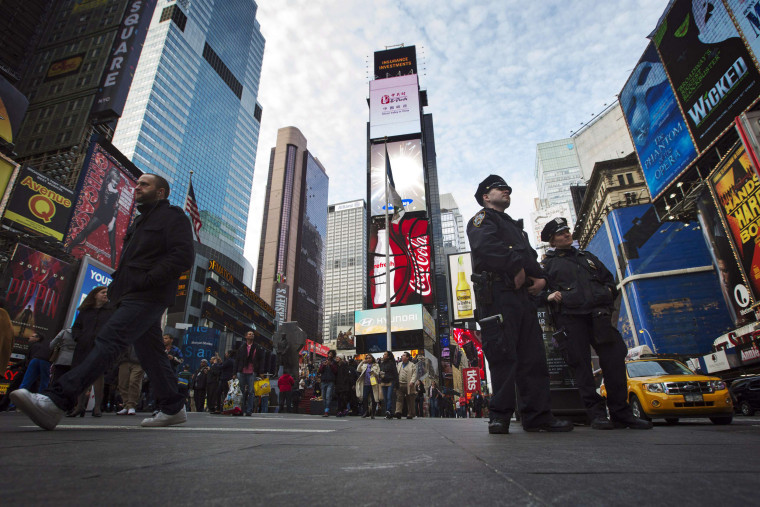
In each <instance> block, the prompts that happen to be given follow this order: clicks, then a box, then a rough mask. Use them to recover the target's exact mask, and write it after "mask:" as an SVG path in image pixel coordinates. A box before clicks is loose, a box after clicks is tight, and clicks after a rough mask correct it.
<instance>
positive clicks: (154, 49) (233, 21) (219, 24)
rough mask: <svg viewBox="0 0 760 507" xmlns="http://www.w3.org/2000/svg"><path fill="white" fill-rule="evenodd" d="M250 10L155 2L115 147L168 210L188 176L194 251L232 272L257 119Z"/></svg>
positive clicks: (201, 2) (259, 50)
mask: <svg viewBox="0 0 760 507" xmlns="http://www.w3.org/2000/svg"><path fill="white" fill-rule="evenodd" d="M256 10H257V5H256V2H255V1H254V0H226V1H224V2H214V1H212V0H193V1H192V2H189V1H187V0H180V1H177V2H174V1H169V0H160V1H159V3H158V6H157V7H156V10H155V13H154V15H153V19H152V21H151V25H150V30H149V31H148V36H147V39H146V41H145V46H144V48H143V52H142V56H141V58H140V61H139V64H138V66H137V69H136V71H135V77H134V81H133V83H132V87H131V89H130V92H129V96H128V98H127V102H126V105H125V108H124V113H123V114H122V117H121V120H120V121H119V124H118V127H117V128H116V132H115V134H114V141H113V142H114V145H116V147H117V148H119V149H120V150H121V151H122V152H123V153H124V154H125V155H126V156H127V157H128V158H130V159H131V160H132V161H133V162H134V163H135V165H137V167H139V168H140V169H142V170H143V171H145V172H155V173H158V174H161V175H163V176H164V177H166V178H167V179H168V180H169V182H170V183H171V185H172V194H171V196H170V200H171V202H172V203H173V204H177V205H180V206H182V205H183V203H184V200H185V195H186V192H187V188H188V183H189V178H190V171H193V188H194V190H195V195H196V198H197V203H198V208H199V210H200V216H201V220H202V222H203V227H202V229H201V232H200V236H201V242H202V243H203V244H204V245H206V246H210V247H212V248H213V249H215V250H216V251H218V252H221V253H222V254H224V255H226V256H228V257H229V258H230V259H232V260H234V261H235V262H237V263H238V264H240V265H245V260H244V258H243V248H244V243H245V233H246V225H247V220H248V208H249V202H250V194H251V187H252V185H253V169H254V163H255V160H256V149H257V143H258V137H259V128H260V122H261V112H262V109H261V106H260V105H259V104H258V103H257V101H256V98H257V95H258V88H259V77H260V75H261V64H262V60H263V57H264V42H265V41H264V37H263V36H262V35H261V30H260V27H259V23H258V21H257V20H256Z"/></svg>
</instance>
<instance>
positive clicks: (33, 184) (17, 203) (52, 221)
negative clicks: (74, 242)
mask: <svg viewBox="0 0 760 507" xmlns="http://www.w3.org/2000/svg"><path fill="white" fill-rule="evenodd" d="M16 181H18V183H17V184H16V186H15V188H14V189H13V195H12V197H11V199H10V201H9V202H8V208H7V209H6V211H5V215H4V216H3V218H5V219H6V220H8V221H10V222H13V226H14V227H17V228H21V229H24V230H28V231H32V232H34V233H37V234H42V235H44V236H51V237H53V238H55V239H57V240H58V241H62V240H63V234H64V232H66V226H67V225H68V224H69V217H70V216H71V210H72V206H73V201H74V192H73V191H72V190H70V189H68V188H66V187H64V186H63V185H61V184H60V183H58V182H57V181H55V180H54V179H52V178H49V177H48V176H46V175H44V174H42V173H39V172H37V171H35V170H34V169H31V168H29V167H23V168H21V172H20V173H19V175H18V178H17V180H16Z"/></svg>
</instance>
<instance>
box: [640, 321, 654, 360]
mask: <svg viewBox="0 0 760 507" xmlns="http://www.w3.org/2000/svg"><path fill="white" fill-rule="evenodd" d="M644 333H646V334H647V336H649V343H651V344H652V350H654V353H655V354H657V345H655V344H654V339H653V338H652V333H650V332H649V331H647V330H646V328H643V327H642V328H641V329H639V334H644Z"/></svg>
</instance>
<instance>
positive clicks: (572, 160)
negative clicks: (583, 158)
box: [535, 139, 585, 222]
mask: <svg viewBox="0 0 760 507" xmlns="http://www.w3.org/2000/svg"><path fill="white" fill-rule="evenodd" d="M535 178H536V186H537V187H538V196H539V198H540V199H541V207H542V208H543V207H547V206H554V205H557V204H563V203H567V204H568V205H569V206H570V212H571V214H572V219H573V222H575V220H576V218H577V217H576V216H575V209H574V208H573V196H572V194H571V193H570V187H571V186H573V185H583V184H584V183H585V182H584V181H583V175H582V174H581V166H580V162H579V160H578V152H577V150H576V148H575V141H574V140H573V139H559V140H557V141H550V142H547V143H539V144H538V146H537V147H536V168H535ZM568 218H569V217H568Z"/></svg>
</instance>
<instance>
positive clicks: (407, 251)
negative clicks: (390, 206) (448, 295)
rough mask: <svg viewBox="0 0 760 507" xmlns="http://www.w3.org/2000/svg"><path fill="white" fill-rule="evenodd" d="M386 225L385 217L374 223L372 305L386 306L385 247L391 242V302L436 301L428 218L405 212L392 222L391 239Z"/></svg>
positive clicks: (370, 257) (372, 235)
mask: <svg viewBox="0 0 760 507" xmlns="http://www.w3.org/2000/svg"><path fill="white" fill-rule="evenodd" d="M384 227H385V224H384V223H382V221H380V222H379V223H374V224H372V226H371V227H370V239H369V250H370V252H372V253H371V254H370V256H369V261H370V262H371V266H372V273H371V274H370V298H371V299H370V303H371V304H370V306H371V307H372V308H379V307H382V306H385V301H386V288H385V284H386V266H385V251H386V248H387V247H388V246H390V257H389V258H390V273H389V276H388V277H387V279H388V280H389V282H390V295H391V304H393V305H405V304H415V303H423V304H432V303H433V287H432V283H431V279H430V277H431V274H430V256H431V252H430V237H429V236H428V221H427V220H425V219H422V218H416V217H411V216H409V215H404V217H403V218H402V219H401V220H400V221H399V222H398V223H392V222H391V223H390V239H389V243H388V236H387V234H386V231H385V228H384Z"/></svg>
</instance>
